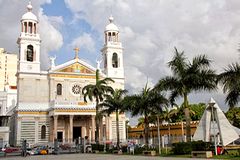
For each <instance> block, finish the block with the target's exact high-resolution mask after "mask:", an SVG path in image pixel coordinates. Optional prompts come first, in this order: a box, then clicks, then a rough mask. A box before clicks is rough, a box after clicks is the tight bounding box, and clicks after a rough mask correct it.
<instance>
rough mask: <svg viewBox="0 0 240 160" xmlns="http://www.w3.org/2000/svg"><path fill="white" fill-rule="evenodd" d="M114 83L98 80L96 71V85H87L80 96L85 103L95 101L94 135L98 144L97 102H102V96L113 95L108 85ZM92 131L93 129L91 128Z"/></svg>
mask: <svg viewBox="0 0 240 160" xmlns="http://www.w3.org/2000/svg"><path fill="white" fill-rule="evenodd" d="M111 82H114V81H113V80H112V79H111V78H104V79H102V80H100V79H99V70H98V69H97V70H96V83H95V84H89V85H87V86H85V87H83V89H82V94H83V95H84V101H85V102H87V98H88V99H89V100H90V101H93V100H95V101H96V116H95V123H96V134H95V142H96V143H97V144H98V143H99V123H100V120H101V114H100V113H99V102H102V101H103V100H104V96H105V95H106V94H108V93H113V88H112V87H111V86H108V83H111ZM93 131H94V128H93Z"/></svg>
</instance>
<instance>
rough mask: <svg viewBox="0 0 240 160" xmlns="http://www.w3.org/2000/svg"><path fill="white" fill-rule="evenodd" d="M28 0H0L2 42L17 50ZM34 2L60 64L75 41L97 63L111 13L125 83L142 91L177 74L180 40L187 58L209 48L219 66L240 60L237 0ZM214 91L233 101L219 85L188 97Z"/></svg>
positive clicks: (45, 47) (47, 50)
mask: <svg viewBox="0 0 240 160" xmlns="http://www.w3.org/2000/svg"><path fill="white" fill-rule="evenodd" d="M27 3H28V0H25V1H22V0H21V1H20V0H18V1H16V0H7V1H5V0H0V6H1V10H0V15H1V16H0V33H1V36H0V44H1V46H0V47H3V48H5V49H6V50H7V51H9V52H15V53H17V52H18V47H17V45H16V39H17V37H18V36H19V32H20V19H21V16H22V15H23V14H24V13H25V12H26V5H27ZM32 5H33V12H34V13H35V14H36V15H37V16H38V18H39V22H40V23H39V26H40V27H39V32H40V34H41V39H42V45H41V54H42V61H41V64H42V65H43V66H44V67H45V68H46V67H47V62H48V61H47V59H48V57H49V56H54V55H56V56H57V59H56V62H57V64H61V63H64V62H66V61H68V60H70V59H72V58H73V57H74V51H73V48H74V47H80V53H79V56H80V58H82V59H84V60H85V61H87V62H88V63H90V64H91V65H93V66H96V64H95V60H96V59H99V58H100V55H101V52H100V49H101V48H102V46H103V32H104V29H105V26H106V25H107V24H108V23H109V22H108V17H109V16H110V14H112V15H113V17H114V23H115V24H116V25H117V26H118V27H119V29H120V40H121V42H122V44H123V47H124V52H123V56H124V57H123V58H124V72H125V88H126V89H128V90H129V91H130V92H131V93H138V92H139V91H140V90H141V89H142V88H143V87H144V86H145V84H146V82H147V80H148V84H149V86H154V85H155V84H156V83H157V81H158V80H159V79H160V78H162V77H164V76H166V75H170V74H171V72H170V70H169V68H168V67H167V62H169V60H171V58H172V56H173V51H174V47H177V48H178V50H180V51H182V50H184V51H185V54H186V56H187V57H188V58H189V59H192V58H193V57H194V56H196V55H199V54H206V55H207V56H208V57H209V59H211V60H212V62H213V63H212V68H213V69H215V70H216V71H217V73H220V72H222V71H223V69H224V68H225V67H226V66H227V65H228V64H230V63H234V62H238V61H239V52H238V49H239V40H240V20H239V15H240V1H239V0H211V1H209V0H195V1H193V0H181V1H179V0H148V1H146V0H32ZM13 11H14V12H13ZM6 26H7V27H6ZM210 97H213V98H214V99H215V100H216V101H217V102H218V103H219V106H220V107H221V108H222V109H224V110H226V109H227V106H226V105H225V103H224V99H225V95H224V94H223V93H222V91H221V87H219V89H218V90H217V91H215V92H211V93H209V92H199V93H194V94H191V95H190V103H199V102H204V103H208V101H209V99H210ZM178 101H179V103H181V102H182V99H181V98H179V100H178Z"/></svg>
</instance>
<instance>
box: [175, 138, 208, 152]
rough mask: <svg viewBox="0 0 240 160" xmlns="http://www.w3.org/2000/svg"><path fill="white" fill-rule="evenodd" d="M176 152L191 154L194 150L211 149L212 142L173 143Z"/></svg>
mask: <svg viewBox="0 0 240 160" xmlns="http://www.w3.org/2000/svg"><path fill="white" fill-rule="evenodd" d="M172 151H173V153H174V154H178V155H181V154H191V152H192V151H211V143H209V142H203V141H193V142H179V143H173V148H172Z"/></svg>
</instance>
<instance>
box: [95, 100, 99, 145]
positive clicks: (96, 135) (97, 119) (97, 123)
mask: <svg viewBox="0 0 240 160" xmlns="http://www.w3.org/2000/svg"><path fill="white" fill-rule="evenodd" d="M98 103H99V102H98V99H96V117H95V123H96V134H95V142H96V144H99V121H100V115H99V108H98Z"/></svg>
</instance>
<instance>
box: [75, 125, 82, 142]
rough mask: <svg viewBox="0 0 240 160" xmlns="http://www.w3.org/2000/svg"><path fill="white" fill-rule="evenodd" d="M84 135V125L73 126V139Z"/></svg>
mask: <svg viewBox="0 0 240 160" xmlns="http://www.w3.org/2000/svg"><path fill="white" fill-rule="evenodd" d="M79 137H82V127H73V139H74V140H76V139H78V138H79Z"/></svg>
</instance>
